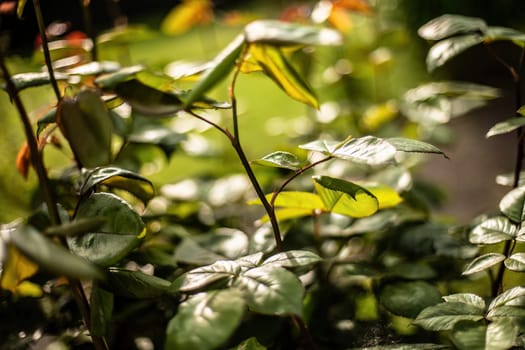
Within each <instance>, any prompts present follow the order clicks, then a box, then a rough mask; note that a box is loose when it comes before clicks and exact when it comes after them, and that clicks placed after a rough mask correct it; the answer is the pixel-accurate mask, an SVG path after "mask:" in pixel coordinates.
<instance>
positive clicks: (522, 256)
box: [505, 253, 525, 272]
mask: <svg viewBox="0 0 525 350" xmlns="http://www.w3.org/2000/svg"><path fill="white" fill-rule="evenodd" d="M505 267H506V268H507V269H509V270H512V271H519V272H524V271H525V253H515V254H512V255H511V256H509V257H508V258H507V259H505Z"/></svg>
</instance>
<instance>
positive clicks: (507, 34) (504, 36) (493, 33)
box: [484, 27, 525, 47]
mask: <svg viewBox="0 0 525 350" xmlns="http://www.w3.org/2000/svg"><path fill="white" fill-rule="evenodd" d="M484 39H485V42H487V43H490V42H492V41H498V40H504V41H510V42H513V43H514V44H516V45H518V46H520V47H524V46H525V33H523V32H520V31H517V30H515V29H512V28H505V27H488V28H487V30H486V33H485V38H484Z"/></svg>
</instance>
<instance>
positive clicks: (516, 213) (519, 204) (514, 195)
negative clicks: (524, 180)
mask: <svg viewBox="0 0 525 350" xmlns="http://www.w3.org/2000/svg"><path fill="white" fill-rule="evenodd" d="M499 209H500V210H501V212H502V213H503V214H505V216H506V217H508V218H509V219H511V220H512V221H514V222H515V223H521V222H522V221H524V220H525V186H521V187H518V188H515V189H513V190H511V191H510V192H508V193H507V194H506V195H505V196H504V197H503V198H502V199H501V201H500V202H499Z"/></svg>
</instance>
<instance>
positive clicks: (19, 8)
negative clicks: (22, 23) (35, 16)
mask: <svg viewBox="0 0 525 350" xmlns="http://www.w3.org/2000/svg"><path fill="white" fill-rule="evenodd" d="M26 3H27V0H19V1H18V5H17V7H16V15H17V16H18V18H19V19H22V15H23V14H24V8H25V6H26Z"/></svg>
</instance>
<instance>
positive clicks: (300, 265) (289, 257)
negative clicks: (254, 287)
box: [261, 250, 322, 273]
mask: <svg viewBox="0 0 525 350" xmlns="http://www.w3.org/2000/svg"><path fill="white" fill-rule="evenodd" d="M321 261H322V259H321V257H320V256H319V255H317V254H315V253H312V252H310V251H307V250H289V251H286V252H282V253H277V254H275V255H272V256H270V257H269V258H268V259H266V260H264V261H263V263H262V264H261V265H262V266H272V267H283V268H286V269H289V270H292V271H294V272H297V273H301V272H307V271H309V270H311V269H312V268H313V266H314V265H316V264H317V263H319V262H321Z"/></svg>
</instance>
